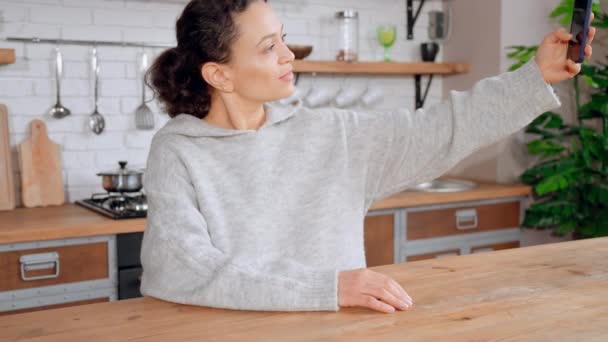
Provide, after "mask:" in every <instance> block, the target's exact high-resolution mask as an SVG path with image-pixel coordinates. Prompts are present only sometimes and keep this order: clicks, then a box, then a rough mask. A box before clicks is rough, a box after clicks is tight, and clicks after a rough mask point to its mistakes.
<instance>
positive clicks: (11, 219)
mask: <svg viewBox="0 0 608 342" xmlns="http://www.w3.org/2000/svg"><path fill="white" fill-rule="evenodd" d="M530 193H531V188H530V187H529V186H526V185H519V184H514V185H499V184H480V185H479V186H478V187H477V188H475V189H472V190H469V191H464V192H456V193H425V192H411V191H405V192H401V193H398V194H395V195H393V196H390V197H387V198H385V199H382V200H380V201H377V202H376V203H374V204H373V205H372V207H371V208H370V210H380V209H392V208H404V207H415V206H421V205H429V204H443V203H452V202H465V201H478V200H484V199H494V198H504V197H518V196H527V195H529V194H530ZM145 225H146V220H145V219H126V220H113V219H110V218H108V217H105V216H102V215H101V214H98V213H96V212H93V211H91V210H89V209H86V208H82V207H80V206H78V205H76V204H65V205H61V206H52V207H43V208H18V209H15V210H11V211H1V212H0V244H6V243H17V242H29V241H42V240H54V239H65V238H76V237H86V236H95V235H111V234H122V233H133V232H143V231H144V229H145Z"/></svg>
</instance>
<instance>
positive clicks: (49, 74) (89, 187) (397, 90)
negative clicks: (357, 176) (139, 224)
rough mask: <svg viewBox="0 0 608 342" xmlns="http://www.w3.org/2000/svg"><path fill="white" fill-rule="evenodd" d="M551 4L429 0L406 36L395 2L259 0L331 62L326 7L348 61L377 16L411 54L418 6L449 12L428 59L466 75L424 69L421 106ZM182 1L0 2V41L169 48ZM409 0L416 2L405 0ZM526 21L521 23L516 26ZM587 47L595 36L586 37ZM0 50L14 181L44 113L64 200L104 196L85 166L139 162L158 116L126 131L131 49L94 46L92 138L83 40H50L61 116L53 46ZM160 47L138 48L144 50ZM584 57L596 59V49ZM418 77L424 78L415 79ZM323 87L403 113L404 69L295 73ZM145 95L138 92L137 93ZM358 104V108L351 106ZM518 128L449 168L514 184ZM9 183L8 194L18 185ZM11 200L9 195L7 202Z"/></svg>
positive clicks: (418, 39) (403, 52)
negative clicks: (339, 20)
mask: <svg viewBox="0 0 608 342" xmlns="http://www.w3.org/2000/svg"><path fill="white" fill-rule="evenodd" d="M558 2H559V0H543V1H529V0H508V1H507V0H483V1H482V0H445V1H439V0H429V1H427V2H426V4H425V6H424V7H423V10H422V13H421V14H420V17H419V20H418V21H417V22H416V25H415V29H414V37H415V38H414V40H406V37H405V36H406V34H405V32H406V21H405V19H406V15H405V1H404V0H378V1H367V0H282V1H277V0H270V3H271V4H272V5H273V6H274V8H275V9H276V10H277V11H278V13H279V14H280V17H281V19H282V21H283V23H284V24H285V32H286V33H287V38H286V40H287V43H289V44H310V45H313V46H314V50H313V52H312V54H311V56H309V57H308V58H307V59H311V60H333V59H335V54H336V51H334V49H335V44H332V42H333V41H334V37H335V31H336V29H335V27H334V25H335V19H334V13H335V12H336V11H340V10H343V9H346V8H351V9H355V10H357V11H358V12H359V22H360V23H359V25H360V35H359V37H360V39H359V59H360V60H364V61H368V60H375V61H379V60H381V59H382V48H381V47H380V45H379V44H378V42H377V40H376V37H375V30H376V27H377V25H379V24H388V23H393V24H396V25H397V41H396V43H395V45H394V46H393V48H392V49H391V56H392V57H393V59H394V60H396V61H420V60H421V58H420V52H419V50H420V43H422V42H425V41H428V33H427V28H428V12H429V11H432V10H441V9H443V10H445V11H448V9H450V11H451V14H452V16H451V19H452V24H453V28H452V32H451V35H450V37H449V38H448V40H447V41H440V42H439V43H440V53H439V55H438V56H437V61H438V62H441V61H450V62H465V63H469V64H470V65H471V71H470V72H469V73H468V74H464V75H457V76H448V77H445V78H442V77H435V78H434V80H433V83H432V86H431V88H430V91H429V95H428V98H427V101H426V103H425V107H427V106H430V105H433V104H434V103H437V102H438V101H440V100H441V99H442V98H444V97H445V96H446V95H447V93H448V92H449V91H450V90H466V89H469V88H470V87H471V86H472V85H473V84H474V83H475V82H476V81H478V80H479V79H481V78H483V77H488V76H493V75H497V74H499V73H501V72H504V71H506V70H507V69H508V67H509V65H510V64H511V61H508V60H507V59H506V58H505V57H504V56H505V54H506V49H505V48H506V47H507V46H509V45H515V44H526V45H531V44H538V43H539V42H540V40H541V39H542V37H543V36H544V35H545V34H547V33H549V32H551V31H552V30H554V29H555V28H556V27H555V23H554V22H553V21H551V20H550V19H549V18H548V13H549V12H550V11H551V9H552V8H554V7H555V5H556V4H557V3H558ZM186 3H187V1H185V0H183V1H177V0H173V1H170V0H149V1H144V0H18V1H17V0H15V1H10V0H0V39H3V38H5V37H39V38H50V39H54V38H62V39H84V40H108V41H118V42H146V43H162V44H175V41H174V39H175V38H174V25H175V20H176V18H177V16H178V15H179V13H180V12H181V10H182V9H183V6H184V5H185V4H186ZM415 4H416V5H417V4H418V2H417V1H416V2H415ZM522 22H525V23H526V25H522ZM597 42H598V44H601V43H600V40H598V41H597ZM0 45H1V46H2V47H7V48H14V49H15V50H16V55H17V61H16V63H15V64H12V65H5V66H0V102H2V103H5V104H7V105H8V107H9V114H10V116H9V122H10V132H11V133H10V134H11V136H10V142H11V146H12V147H13V165H14V166H15V170H14V171H15V177H14V179H15V180H19V174H18V172H19V170H18V167H17V165H18V163H17V162H16V161H17V154H16V150H15V146H16V145H17V144H18V143H20V142H22V141H23V140H25V139H26V137H27V136H29V123H30V122H31V121H32V120H33V119H37V118H38V119H43V120H44V121H45V122H46V124H47V127H48V132H49V136H50V137H51V139H52V140H53V141H55V142H56V143H59V144H60V145H61V146H62V157H63V160H62V163H63V174H64V183H65V187H66V195H67V200H68V201H70V202H73V201H75V200H78V199H83V198H87V197H89V196H90V195H91V194H92V193H96V192H103V189H102V188H101V185H100V184H101V183H100V178H99V177H98V176H96V173H97V172H99V171H102V170H106V169H115V168H116V167H117V161H118V160H127V161H129V165H130V166H134V167H138V166H139V167H144V166H145V160H146V157H147V153H148V146H149V143H150V140H151V138H152V136H153V134H154V132H155V131H156V130H157V129H158V128H160V127H162V125H163V124H164V123H165V122H166V120H168V117H167V116H166V115H165V114H161V113H160V111H159V109H158V105H157V104H156V103H155V102H154V101H153V102H151V103H150V105H151V107H152V109H153V111H154V112H155V113H156V114H155V119H156V128H155V130H153V131H142V130H136V129H135V121H134V111H135V108H136V107H137V106H138V105H139V94H140V92H141V88H140V87H141V81H140V74H139V72H138V65H137V58H138V53H140V52H141V49H140V48H130V47H104V46H101V47H99V48H98V53H99V60H100V63H101V83H100V86H101V90H100V95H101V101H100V112H101V113H102V114H103V115H104V116H105V118H106V130H105V131H104V132H103V133H102V134H101V135H99V136H98V135H95V134H93V133H92V132H91V131H90V130H89V129H88V116H89V115H90V114H91V112H92V111H93V100H92V97H93V83H92V75H91V72H90V66H89V62H88V61H89V60H90V54H91V47H87V46H75V45H64V46H60V48H61V51H62V54H63V58H64V63H65V64H64V71H65V73H64V78H63V83H62V102H63V104H64V105H65V106H66V107H68V108H69V109H70V110H71V111H72V113H73V114H72V115H71V116H69V117H67V118H64V119H59V120H58V119H54V118H51V117H50V116H48V114H46V113H47V111H48V109H49V108H50V107H51V106H52V104H53V103H54V102H55V83H54V78H53V77H54V74H53V50H54V48H55V45H54V44H37V43H14V42H6V41H2V43H0ZM160 51H162V49H146V52H148V53H150V54H151V55H155V54H158V53H159V52H160ZM594 51H595V55H596V57H597V55H599V53H598V52H597V51H598V49H597V48H596V50H594ZM426 80H427V78H426V77H424V78H423V84H425V82H426ZM312 82H314V84H315V86H328V87H330V88H332V89H335V90H337V89H339V88H340V86H341V84H343V83H344V84H350V85H353V86H354V87H358V88H360V89H364V88H365V87H366V85H367V84H368V83H370V84H374V85H377V86H379V87H380V88H381V89H382V90H383V91H384V99H383V101H382V102H380V103H378V104H377V105H376V106H375V108H377V109H386V110H390V109H394V108H398V107H404V106H405V107H407V108H410V109H412V110H413V109H414V79H413V77H379V76H370V77H360V76H356V77H355V76H326V75H317V76H316V77H314V80H313V76H310V75H302V76H301V77H300V82H299V86H300V87H303V88H307V87H310V85H311V83H312ZM567 86H568V85H559V86H557V87H556V90H557V93H558V95H559V96H560V97H561V98H562V100H563V101H564V106H563V108H562V111H563V112H566V113H567V112H571V111H572V108H571V103H572V102H571V101H570V99H569V96H570V95H568V92H567V88H566V87H567ZM150 96H151V92H150V91H148V97H150ZM355 108H357V107H355ZM524 141H525V136H524V135H523V133H519V134H515V135H513V136H512V137H511V138H510V139H507V140H505V141H503V142H501V143H499V144H496V145H494V146H491V147H488V148H486V149H483V150H481V151H479V152H477V153H476V154H475V155H473V156H471V157H470V158H468V159H467V160H465V161H463V162H462V163H461V164H460V165H459V166H457V167H456V168H454V169H453V170H452V172H450V174H451V175H457V176H463V177H473V178H477V179H482V180H491V181H498V182H513V181H515V180H516V177H517V176H518V175H519V174H520V173H521V171H523V170H524V169H525V168H526V166H527V165H529V164H530V163H533V160H532V159H530V157H529V156H527V154H526V152H525V146H524V145H523V142H524ZM16 183H17V184H15V186H16V190H17V191H16V194H17V197H19V193H20V189H19V184H18V181H17V182H16ZM17 201H18V203H19V202H20V199H19V198H18V199H17Z"/></svg>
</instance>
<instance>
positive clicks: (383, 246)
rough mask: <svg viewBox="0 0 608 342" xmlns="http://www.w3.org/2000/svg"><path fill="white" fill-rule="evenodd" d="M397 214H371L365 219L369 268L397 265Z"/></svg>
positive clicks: (388, 212)
mask: <svg viewBox="0 0 608 342" xmlns="http://www.w3.org/2000/svg"><path fill="white" fill-rule="evenodd" d="M395 225H396V213H395V212H393V211H383V212H379V213H373V212H372V213H370V214H368V216H367V217H366V218H365V224H364V227H365V236H364V238H365V259H366V261H367V267H373V266H380V265H388V264H393V263H395V247H394V244H395Z"/></svg>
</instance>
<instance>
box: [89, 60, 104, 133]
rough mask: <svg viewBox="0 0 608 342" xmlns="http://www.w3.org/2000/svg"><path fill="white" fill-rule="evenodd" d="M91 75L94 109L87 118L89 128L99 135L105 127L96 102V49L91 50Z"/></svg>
mask: <svg viewBox="0 0 608 342" xmlns="http://www.w3.org/2000/svg"><path fill="white" fill-rule="evenodd" d="M91 64H92V66H93V74H94V75H95V109H94V110H93V113H92V114H91V116H90V117H89V128H91V131H93V133H95V134H101V132H103V130H104V128H105V127H106V121H105V120H104V118H103V116H102V115H101V114H100V113H99V110H98V102H99V61H98V59H97V49H96V48H93V60H92V63H91Z"/></svg>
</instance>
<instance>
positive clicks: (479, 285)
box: [0, 238, 608, 342]
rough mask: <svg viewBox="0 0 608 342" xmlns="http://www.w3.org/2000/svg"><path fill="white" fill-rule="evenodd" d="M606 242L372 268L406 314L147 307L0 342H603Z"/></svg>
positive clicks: (91, 308) (132, 303) (89, 312)
mask: <svg viewBox="0 0 608 342" xmlns="http://www.w3.org/2000/svg"><path fill="white" fill-rule="evenodd" d="M607 260H608V238H597V239H590V240H578V241H569V242H562V243H556V244H547V245H541V246H533V247H525V248H519V249H511V250H503V251H498V252H492V253H485V254H471V255H466V256H460V257H450V258H443V259H433V260H427V261H418V262H412V263H406V264H396V265H388V266H382V267H375V268H373V269H374V270H376V271H379V272H381V273H384V274H387V275H389V276H390V277H392V278H394V279H395V280H397V281H398V282H399V283H400V284H402V286H403V287H404V288H405V289H406V291H408V293H409V294H410V295H411V296H412V298H413V299H414V306H413V307H412V308H411V309H410V310H409V311H397V312H395V313H393V314H383V313H378V312H374V311H371V310H367V309H364V308H342V309H341V310H340V311H339V312H291V313H289V312H256V311H232V310H222V309H212V308H204V307H196V306H187V305H179V304H173V303H169V302H164V301H160V300H156V299H153V298H138V299H131V300H124V301H119V302H109V303H100V304H90V305H84V306H79V307H71V308H62V309H56V310H49V311H40V312H33V313H25V314H18V315H8V316H2V317H0V331H2V337H3V339H5V340H7V341H34V340H35V341H89V342H93V341H125V340H130V341H131V340H145V341H172V342H177V341H214V340H222V341H287V340H289V341H291V340H295V341H312V340H320V341H352V340H366V341H368V340H376V339H378V340H383V341H404V340H406V339H407V340H408V341H432V340H446V339H448V340H450V341H464V340H466V341H470V340H476V341H481V340H490V339H497V338H500V339H501V340H535V341H538V340H546V341H558V340H559V341H590V340H594V341H606V340H608V262H607Z"/></svg>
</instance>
